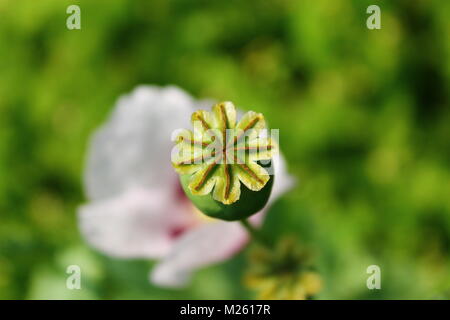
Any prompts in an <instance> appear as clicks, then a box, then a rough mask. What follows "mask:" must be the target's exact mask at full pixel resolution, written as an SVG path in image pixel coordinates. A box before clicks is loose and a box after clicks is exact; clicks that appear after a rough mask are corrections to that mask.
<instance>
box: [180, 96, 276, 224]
mask: <svg viewBox="0 0 450 320" xmlns="http://www.w3.org/2000/svg"><path fill="white" fill-rule="evenodd" d="M191 122H192V124H193V127H194V131H190V130H185V129H183V130H181V131H180V132H179V133H178V134H177V136H176V138H175V142H176V148H175V152H173V153H172V165H173V166H174V168H175V170H176V171H177V172H178V173H179V174H180V180H181V185H182V187H183V190H184V192H185V193H186V195H187V197H188V198H189V199H190V200H191V201H192V203H193V204H194V205H195V206H196V207H197V208H198V209H199V210H200V211H201V212H203V213H204V214H206V215H208V216H210V217H213V218H218V219H222V220H227V221H234V220H241V219H244V218H247V217H249V216H251V215H253V214H255V213H256V212H258V211H260V210H261V209H262V208H263V207H264V206H265V204H266V203H267V201H268V199H269V196H270V193H271V191H272V185H273V180H274V176H273V175H270V174H269V172H268V171H267V170H266V168H270V167H271V163H272V161H271V159H272V157H273V156H274V154H275V153H276V151H277V147H276V144H275V142H274V141H272V139H271V138H268V137H266V136H267V134H264V133H267V130H266V124H265V120H264V117H263V115H262V114H260V113H255V112H253V111H249V112H247V113H246V114H245V115H244V116H243V117H242V119H241V120H240V121H239V122H238V123H236V109H235V107H234V105H233V104H232V103H231V102H222V103H218V104H216V105H214V106H213V107H212V112H208V111H204V110H198V111H196V112H194V113H193V114H192V118H191ZM264 164H265V165H266V166H264ZM241 183H242V185H241Z"/></svg>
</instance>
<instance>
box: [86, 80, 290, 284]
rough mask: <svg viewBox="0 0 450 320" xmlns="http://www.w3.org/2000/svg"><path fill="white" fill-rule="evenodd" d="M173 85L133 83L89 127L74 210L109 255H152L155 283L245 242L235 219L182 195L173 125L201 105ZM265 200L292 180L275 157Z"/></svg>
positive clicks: (90, 238)
mask: <svg viewBox="0 0 450 320" xmlns="http://www.w3.org/2000/svg"><path fill="white" fill-rule="evenodd" d="M205 103H206V102H205V101H195V100H194V99H193V98H192V97H190V96H189V95H188V94H187V93H185V92H184V91H183V90H181V89H179V88H177V87H173V86H170V87H162V88H161V87H155V86H140V87H138V88H136V89H135V90H134V91H133V92H132V93H131V94H129V95H126V96H123V97H121V98H120V99H119V101H118V103H117V106H116V107H115V109H114V111H113V113H112V115H111V116H110V118H109V120H108V121H107V122H106V123H105V124H104V125H103V126H102V127H100V128H99V129H98V130H97V131H96V132H95V134H94V136H93V138H92V141H91V144H90V148H89V150H88V155H87V156H88V157H87V166H86V170H85V174H84V184H85V189H86V194H87V198H88V201H89V202H88V203H87V204H85V205H83V206H81V207H80V208H79V211H78V217H79V226H80V229H81V232H82V234H83V236H84V237H85V238H86V240H87V242H88V243H89V244H90V245H92V246H93V247H94V248H96V249H98V250H99V251H102V252H103V253H105V254H108V255H110V256H115V257H120V258H150V259H158V260H159V263H158V264H157V265H156V266H155V268H154V269H153V270H152V272H151V273H150V279H151V281H152V282H153V283H155V284H158V285H161V286H172V287H178V286H182V285H185V284H186V282H187V281H188V280H189V277H190V275H191V273H192V272H193V271H194V270H195V269H198V268H200V267H203V266H206V265H209V264H212V263H216V262H220V261H223V260H226V259H227V258H229V257H231V256H233V255H234V254H235V253H237V252H238V251H239V250H240V249H241V248H243V246H244V245H245V244H246V243H247V241H248V234H247V232H246V230H245V229H244V228H243V227H242V226H241V225H240V223H239V222H225V221H220V220H215V219H210V218H206V217H204V216H203V215H202V214H200V213H199V212H198V211H197V210H196V209H195V208H194V206H193V205H192V204H191V203H190V202H189V201H188V200H187V198H186V197H185V195H184V193H183V191H182V189H181V186H180V184H179V181H178V175H177V173H176V172H175V171H174V169H173V168H172V165H171V161H170V155H171V149H172V146H173V143H172V141H171V135H172V132H173V131H174V130H176V129H179V128H184V127H186V126H187V125H188V124H189V120H190V116H191V114H192V112H194V111H195V110H197V109H199V108H200V107H205ZM277 160H278V161H277V162H276V163H275V164H274V166H275V176H276V178H275V180H274V186H273V190H272V194H271V197H270V199H269V203H268V205H267V206H266V208H265V209H264V210H262V211H261V212H259V213H257V214H256V215H254V216H252V217H251V218H250V221H251V222H252V223H253V224H255V225H258V224H260V223H261V222H262V219H263V217H264V214H265V210H266V209H267V207H268V206H270V205H271V203H273V201H274V200H275V199H276V198H278V197H279V196H280V195H281V194H283V193H284V192H286V191H287V190H288V189H289V188H291V187H292V185H293V178H292V177H290V176H289V175H288V174H287V172H286V168H285V164H284V160H283V157H282V156H281V155H280V156H279V157H277Z"/></svg>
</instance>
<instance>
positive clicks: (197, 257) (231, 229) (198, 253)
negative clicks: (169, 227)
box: [150, 221, 248, 287]
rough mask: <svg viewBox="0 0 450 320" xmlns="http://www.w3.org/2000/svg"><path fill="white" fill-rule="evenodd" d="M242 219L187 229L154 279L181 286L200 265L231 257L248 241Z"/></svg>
mask: <svg viewBox="0 0 450 320" xmlns="http://www.w3.org/2000/svg"><path fill="white" fill-rule="evenodd" d="M247 240H248V235H247V233H246V231H245V229H244V228H243V227H242V226H241V225H240V224H239V222H224V221H220V222H212V223H206V224H204V225H201V226H199V227H198V228H196V229H193V230H191V231H188V232H186V233H185V234H184V235H183V236H181V237H180V238H179V240H178V242H177V243H176V244H175V245H174V246H173V248H172V250H171V252H170V253H169V255H168V256H167V257H165V258H163V260H162V261H161V262H160V263H159V264H157V265H156V266H155V267H154V269H153V270H152V272H151V274H150V280H151V281H152V282H153V283H155V284H157V285H160V286H166V287H181V286H183V285H185V284H186V283H187V282H188V281H189V278H190V276H191V273H192V272H193V271H194V270H196V269H198V268H199V267H202V266H205V265H208V264H212V263H216V262H220V261H223V260H226V259H228V258H229V257H231V256H233V255H234V254H235V253H236V252H238V251H239V250H240V249H241V248H242V247H243V246H244V245H245V243H246V242H247Z"/></svg>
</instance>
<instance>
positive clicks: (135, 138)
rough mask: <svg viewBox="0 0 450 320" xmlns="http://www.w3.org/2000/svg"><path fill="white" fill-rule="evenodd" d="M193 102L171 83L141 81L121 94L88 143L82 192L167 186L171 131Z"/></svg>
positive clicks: (184, 122)
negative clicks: (102, 124)
mask: <svg viewBox="0 0 450 320" xmlns="http://www.w3.org/2000/svg"><path fill="white" fill-rule="evenodd" d="M196 108H197V105H196V102H195V101H194V100H193V99H192V98H191V97H190V96H189V95H188V94H187V93H185V92H184V91H182V90H181V89H178V88H176V87H166V88H160V87H155V86H141V87H138V88H136V89H135V90H134V91H133V92H132V93H131V94H129V95H126V96H123V97H121V98H120V99H119V101H118V103H117V106H116V108H115V110H114V111H113V113H112V115H111V117H110V119H109V121H108V122H107V123H106V124H105V125H104V126H103V127H101V128H100V129H99V130H98V131H97V132H96V133H95V135H94V137H93V139H92V141H91V144H90V149H89V152H88V157H87V167H86V170H85V179H84V180H85V185H86V190H87V195H88V198H89V199H91V200H95V199H103V198H109V197H111V196H114V195H119V194H120V193H121V192H123V191H126V190H127V189H128V188H130V187H131V188H133V187H154V186H158V188H161V189H163V188H171V187H172V186H171V185H169V184H168V183H167V180H168V177H171V174H172V173H173V169H172V167H171V162H170V151H171V149H172V145H173V143H172V142H171V134H172V132H173V131H174V130H175V129H179V128H187V127H188V126H189V120H190V115H191V113H192V112H193V110H194V109H196Z"/></svg>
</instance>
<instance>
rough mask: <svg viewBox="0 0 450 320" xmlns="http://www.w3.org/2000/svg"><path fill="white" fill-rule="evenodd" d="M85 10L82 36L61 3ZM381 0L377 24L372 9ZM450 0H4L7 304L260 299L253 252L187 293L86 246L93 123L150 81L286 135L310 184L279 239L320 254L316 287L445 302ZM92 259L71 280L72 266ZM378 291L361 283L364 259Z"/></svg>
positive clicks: (288, 203)
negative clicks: (259, 117) (82, 208)
mask: <svg viewBox="0 0 450 320" xmlns="http://www.w3.org/2000/svg"><path fill="white" fill-rule="evenodd" d="M70 4H78V5H79V6H80V7H81V26H82V29H81V30H72V31H70V30H68V29H67V28H66V19H67V17H68V15H67V14H66V8H67V6H68V5H70ZM370 4H378V5H380V7H381V23H382V29H381V30H373V31H371V30H368V29H367V28H366V19H367V17H368V16H369V15H368V14H367V13H366V8H367V7H368V6H369V5H370ZM449 17H450V2H448V1H437V0H434V1H433V0H413V1H411V0H402V1H376V0H352V1H348V0H338V1H327V0H320V1H317V0H316V1H306V0H305V1H300V0H299V1H295V0H293V1H289V0H264V1H263V0H261V1H258V0H249V1H242V0H226V1H210V0H197V1H196V0H178V1H174V0H173V1H170V0H150V1H148V0H146V1H145V0H142V1H125V0H110V1H92V0H70V1H69V0H64V1H62V0H39V1H35V0H21V1H14V0H11V1H9V0H0V298H2V299H7V298H8V299H24V298H26V299H47V298H58V299H66V298H69V299H70V298H86V299H91V298H103V299H113V298H124V299H128V298H136V299H147V298H150V299H154V298H157V299H159V298H193V299H201V298H209V299H213V298H223V299H228V298H252V297H254V293H253V292H252V291H250V290H248V289H246V288H245V287H244V285H243V284H242V281H241V280H242V276H243V273H244V272H245V269H246V266H247V262H246V253H247V251H248V250H246V251H244V252H243V253H241V254H239V255H238V256H236V257H235V258H233V259H231V260H230V261H227V262H225V263H223V264H219V265H215V266H212V267H209V268H206V269H204V270H202V271H201V272H199V273H197V274H196V275H195V277H194V279H193V282H192V284H191V285H190V286H189V287H187V288H186V289H182V290H165V289H160V288H157V287H154V286H152V285H151V284H149V283H148V281H147V276H148V271H149V268H150V267H151V265H152V262H149V261H143V260H142V261H141V260H138V261H136V260H117V259H112V258H108V257H105V256H103V255H101V254H100V253H97V252H95V251H94V250H92V249H90V248H88V247H87V245H86V244H85V243H84V241H83V239H82V238H81V237H80V234H79V232H78V229H77V221H76V215H75V212H76V207H77V206H78V205H79V204H81V203H83V201H85V199H84V195H83V190H82V187H81V174H82V172H83V166H84V159H85V151H86V146H87V143H88V139H89V136H90V134H91V133H92V131H93V130H94V129H95V128H96V127H97V126H98V125H100V124H101V123H102V122H103V121H104V120H105V119H106V117H107V115H108V114H109V112H110V110H111V108H112V106H113V105H114V103H115V101H116V99H117V98H118V96H120V95H121V94H124V93H127V92H130V91H131V90H132V89H133V88H134V87H135V86H136V85H138V84H159V85H166V84H175V85H178V86H180V87H182V88H184V89H185V90H187V91H188V92H190V93H191V94H193V95H194V96H195V97H198V98H214V99H217V100H231V101H233V102H235V103H236V105H238V106H240V107H241V108H244V109H245V108H247V109H254V110H258V111H260V112H263V113H264V114H265V115H266V118H267V119H269V121H270V124H271V127H273V128H280V129H281V131H280V132H281V136H280V144H281V148H282V150H283V152H284V154H285V156H286V158H287V160H288V164H289V169H290V171H291V173H292V174H294V175H295V176H296V177H297V179H298V181H299V184H298V185H297V187H296V188H295V189H294V190H292V191H291V192H290V193H288V194H286V195H285V196H284V197H283V198H282V199H280V200H279V201H278V202H277V203H276V204H275V205H274V206H273V207H272V208H271V210H270V213H269V215H268V218H267V220H266V222H265V225H264V228H265V229H266V230H267V231H270V234H271V235H272V236H273V237H277V236H279V235H281V234H294V235H296V236H297V237H298V240H299V241H300V242H301V243H303V244H305V245H306V246H308V247H310V248H311V249H312V250H313V252H314V253H315V257H316V265H317V267H318V269H319V270H320V272H321V275H322V277H323V281H324V288H323V290H322V292H321V294H320V295H319V296H318V298H328V299H342V298H350V299H363V298H367V299H381V298H388V299H392V298H406V299H413V298H414V299H430V298H449V297H450V257H449V251H450V172H449V168H450V108H449V79H450V77H449V76H450V59H449V58H450V54H449V50H450V37H449V30H450V19H449ZM70 264H78V265H80V266H81V268H82V272H83V274H82V276H83V282H82V286H83V289H82V290H67V289H66V287H65V281H66V277H67V275H66V273H65V270H66V267H67V266H68V265H70ZM371 264H377V265H379V266H380V267H381V270H382V290H372V291H370V290H368V289H367V288H366V279H367V277H368V275H367V274H366V268H367V266H369V265H371Z"/></svg>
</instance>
